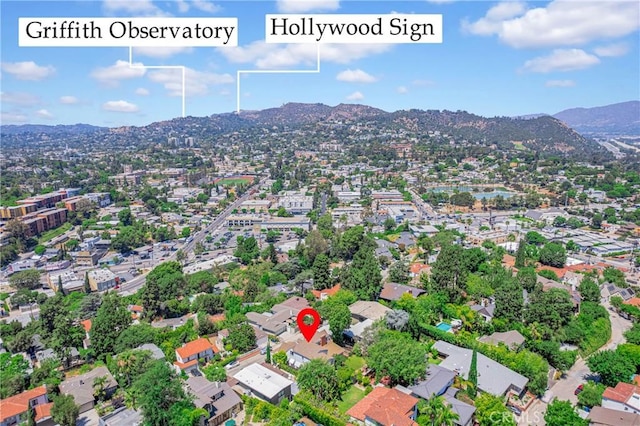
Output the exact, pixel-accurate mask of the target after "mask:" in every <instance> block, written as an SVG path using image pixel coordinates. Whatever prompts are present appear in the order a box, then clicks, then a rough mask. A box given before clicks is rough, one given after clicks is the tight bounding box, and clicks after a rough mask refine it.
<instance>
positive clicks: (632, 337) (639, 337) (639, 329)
mask: <svg viewBox="0 0 640 426" xmlns="http://www.w3.org/2000/svg"><path fill="white" fill-rule="evenodd" d="M624 337H625V339H627V342H629V343H632V344H634V345H640V323H638V322H634V323H633V325H632V326H631V328H630V329H629V330H627V331H625V332H624Z"/></svg>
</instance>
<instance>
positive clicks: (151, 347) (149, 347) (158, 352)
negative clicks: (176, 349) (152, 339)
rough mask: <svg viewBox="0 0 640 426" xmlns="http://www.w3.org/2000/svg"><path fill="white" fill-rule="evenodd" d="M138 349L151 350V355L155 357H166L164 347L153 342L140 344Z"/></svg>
mask: <svg viewBox="0 0 640 426" xmlns="http://www.w3.org/2000/svg"><path fill="white" fill-rule="evenodd" d="M136 349H138V350H141V351H149V352H151V357H152V358H153V359H164V352H162V349H160V348H159V347H157V346H156V345H154V344H153V343H145V344H144V345H140V346H138V347H137V348H136Z"/></svg>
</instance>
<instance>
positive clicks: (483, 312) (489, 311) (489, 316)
mask: <svg viewBox="0 0 640 426" xmlns="http://www.w3.org/2000/svg"><path fill="white" fill-rule="evenodd" d="M471 310H473V311H475V312H476V313H477V314H478V315H480V316H481V317H482V318H484V320H485V322H491V320H493V315H494V312H495V310H496V302H495V300H494V299H493V298H491V299H482V301H481V302H480V303H478V304H476V305H471Z"/></svg>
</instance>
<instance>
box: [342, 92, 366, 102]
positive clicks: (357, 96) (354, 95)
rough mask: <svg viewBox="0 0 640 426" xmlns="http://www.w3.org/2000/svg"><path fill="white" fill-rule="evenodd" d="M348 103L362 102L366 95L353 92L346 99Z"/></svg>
mask: <svg viewBox="0 0 640 426" xmlns="http://www.w3.org/2000/svg"><path fill="white" fill-rule="evenodd" d="M346 99H347V100H348V101H361V100H363V99H364V95H363V94H362V93H360V92H353V93H352V94H350V95H348V96H347V97H346Z"/></svg>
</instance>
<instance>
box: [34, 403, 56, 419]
mask: <svg viewBox="0 0 640 426" xmlns="http://www.w3.org/2000/svg"><path fill="white" fill-rule="evenodd" d="M51 407H53V402H49V403H47V404H39V405H36V409H35V412H36V416H35V419H34V420H35V421H36V422H39V421H40V420H44V419H48V418H50V417H51Z"/></svg>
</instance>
